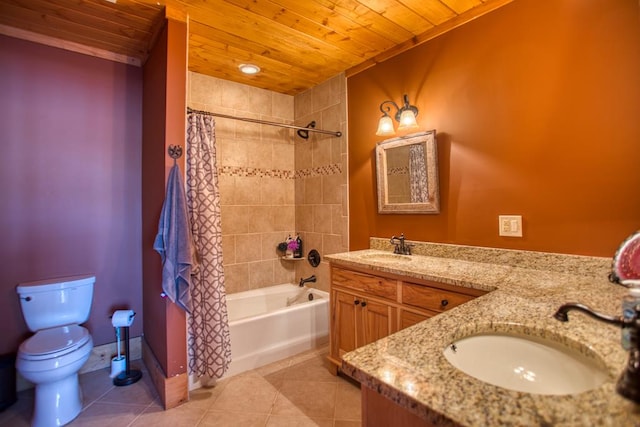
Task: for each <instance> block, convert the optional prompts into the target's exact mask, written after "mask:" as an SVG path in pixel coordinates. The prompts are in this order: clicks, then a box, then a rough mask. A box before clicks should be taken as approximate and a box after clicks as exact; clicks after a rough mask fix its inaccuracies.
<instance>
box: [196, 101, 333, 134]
mask: <svg viewBox="0 0 640 427" xmlns="http://www.w3.org/2000/svg"><path fill="white" fill-rule="evenodd" d="M187 113H198V114H205V115H207V116H215V117H222V118H223V119H231V120H240V121H243V122H250V123H259V124H262V125H269V126H279V127H283V128H289V129H297V130H298V132H297V133H298V136H299V137H300V138H304V139H308V138H309V132H316V133H322V134H325V135H333V136H337V137H340V136H342V132H340V131H331V130H323V129H316V128H315V126H316V122H315V121H312V122H310V123H309V124H308V125H307V126H306V127H304V126H296V125H288V124H285V123H278V122H269V121H266V120H259V119H250V118H248V117H236V116H229V115H227V114H221V113H212V112H210V111H202V110H194V109H193V108H189V107H187Z"/></svg>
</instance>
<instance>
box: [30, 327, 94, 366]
mask: <svg viewBox="0 0 640 427" xmlns="http://www.w3.org/2000/svg"><path fill="white" fill-rule="evenodd" d="M90 340H91V335H90V334H89V331H88V330H87V329H85V328H83V327H82V326H80V325H67V326H60V327H57V328H50V329H43V330H41V331H38V332H36V334H35V335H33V336H32V337H30V338H28V339H27V340H25V341H24V342H23V343H22V344H20V348H19V350H18V352H19V357H20V358H22V359H24V360H34V361H35V360H45V359H51V358H54V357H60V356H64V355H65V354H68V353H71V352H74V351H76V350H77V349H78V348H80V347H82V346H83V345H84V344H86V343H87V342H88V341H90Z"/></svg>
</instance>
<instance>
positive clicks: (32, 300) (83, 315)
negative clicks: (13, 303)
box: [16, 275, 96, 332]
mask: <svg viewBox="0 0 640 427" xmlns="http://www.w3.org/2000/svg"><path fill="white" fill-rule="evenodd" d="M95 281H96V278H95V276H91V275H85V276H72V277H59V278H55V279H46V280H38V281H36V282H28V283H21V284H19V285H18V286H17V287H16V291H17V292H18V294H19V296H20V307H21V308H22V316H23V317H24V320H25V323H26V324H27V327H28V328H29V330H31V332H36V331H39V330H41V329H47V328H54V327H57V326H64V325H73V324H77V325H79V324H82V323H84V322H86V321H87V319H88V318H89V313H90V312H91V303H92V301H93V284H94V283H95Z"/></svg>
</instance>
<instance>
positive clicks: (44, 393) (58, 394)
mask: <svg viewBox="0 0 640 427" xmlns="http://www.w3.org/2000/svg"><path fill="white" fill-rule="evenodd" d="M80 411H82V390H81V389H80V385H79V384H78V374H77V373H76V374H73V375H70V376H68V377H66V378H63V379H61V380H60V381H54V382H49V383H40V384H36V396H35V402H34V407H33V419H32V422H31V427H50V426H52V425H55V426H63V425H65V424H68V423H70V422H71V421H73V420H74V419H75V418H76V417H77V416H78V414H80Z"/></svg>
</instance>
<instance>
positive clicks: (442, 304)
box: [440, 299, 449, 307]
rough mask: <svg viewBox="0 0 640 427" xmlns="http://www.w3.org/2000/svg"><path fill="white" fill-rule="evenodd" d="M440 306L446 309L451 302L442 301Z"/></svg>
mask: <svg viewBox="0 0 640 427" xmlns="http://www.w3.org/2000/svg"><path fill="white" fill-rule="evenodd" d="M440 305H441V306H443V307H446V306H447V305H449V301H447V300H446V299H443V300H442V301H440Z"/></svg>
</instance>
